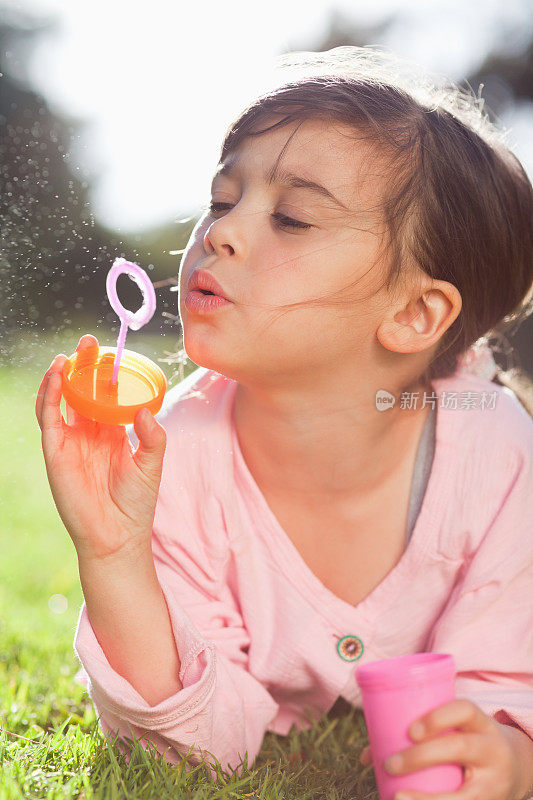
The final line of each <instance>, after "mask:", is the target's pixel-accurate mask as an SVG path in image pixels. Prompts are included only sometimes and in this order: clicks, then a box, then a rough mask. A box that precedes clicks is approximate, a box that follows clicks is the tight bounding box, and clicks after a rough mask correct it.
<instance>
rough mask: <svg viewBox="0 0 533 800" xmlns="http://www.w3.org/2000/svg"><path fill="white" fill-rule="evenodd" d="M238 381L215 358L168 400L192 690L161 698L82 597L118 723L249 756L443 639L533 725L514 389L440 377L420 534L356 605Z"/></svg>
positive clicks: (462, 676) (92, 654)
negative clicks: (273, 493) (333, 572)
mask: <svg viewBox="0 0 533 800" xmlns="http://www.w3.org/2000/svg"><path fill="white" fill-rule="evenodd" d="M236 386H237V384H236V382H235V381H233V380H231V379H229V378H226V377H225V376H222V375H220V374H219V373H217V372H214V371H212V370H208V369H206V368H203V367H201V368H198V369H196V370H195V371H194V372H193V373H191V374H190V375H189V376H188V377H187V378H186V379H185V380H184V381H182V382H181V383H180V384H178V385H177V386H175V387H173V388H172V389H170V390H169V391H168V393H167V396H166V398H165V403H164V405H163V408H162V409H161V411H160V412H159V414H158V415H157V419H158V420H159V422H160V423H161V424H162V425H163V426H164V427H165V430H166V432H167V450H166V453H165V461H164V466H163V477H162V481H161V487H160V493H159V499H158V504H157V508H156V514H155V520H154V527H153V539H152V548H153V554H154V561H155V566H156V572H157V575H158V578H159V581H160V584H161V587H162V590H163V592H164V595H165V598H166V602H167V605H168V608H169V612H170V617H171V621H172V627H173V631H174V636H175V641H176V646H177V649H178V653H179V657H180V661H181V669H180V673H179V678H180V680H181V682H182V684H183V689H182V691H181V692H178V693H177V694H174V695H172V696H171V697H168V698H167V699H165V700H163V701H162V702H160V703H158V704H157V705H156V706H150V705H149V704H148V703H147V702H146V701H145V700H144V699H143V698H142V697H141V695H140V694H139V693H138V692H137V691H136V690H135V689H134V688H133V686H132V685H131V684H130V683H129V682H128V681H127V680H125V679H124V678H123V677H122V676H121V675H119V674H118V673H117V672H115V671H114V670H113V669H112V667H111V666H110V664H109V662H108V660H107V658H106V656H105V654H104V652H103V650H102V648H101V647H100V645H99V643H98V640H97V639H96V636H95V634H94V631H93V629H92V627H91V623H90V620H89V618H88V615H87V610H86V607H85V604H83V606H82V608H81V611H80V616H79V620H78V626H77V630H76V635H75V642H74V647H75V651H76V653H77V655H78V657H79V660H80V662H81V664H82V669H81V670H80V672H79V673H78V675H77V680H78V682H80V683H82V682H83V683H84V684H85V685H86V686H87V689H88V692H89V695H90V697H91V698H92V700H93V702H94V705H95V707H96V710H97V713H98V714H100V715H101V716H100V725H101V727H102V730H104V731H110V732H111V733H112V734H115V733H116V732H119V734H120V736H121V737H122V736H130V737H131V732H133V733H134V734H135V736H136V737H139V736H141V735H142V734H143V733H145V732H146V731H150V739H151V740H152V741H153V742H154V744H155V745H156V746H157V748H158V749H159V750H160V751H161V752H163V751H165V757H166V759H167V760H168V761H169V762H171V763H177V762H178V761H179V760H180V754H185V753H187V752H188V751H189V748H190V747H191V746H193V749H192V751H191V752H192V758H191V764H196V763H198V759H197V755H198V754H201V751H204V756H206V757H207V758H209V756H208V754H213V755H215V756H216V758H217V759H218V760H219V761H220V763H221V764H222V766H223V767H224V768H226V767H227V766H228V765H229V766H230V767H231V768H233V767H236V766H238V765H239V763H240V761H241V757H242V756H244V752H245V751H247V753H248V765H249V766H250V765H251V764H252V763H253V761H254V759H255V757H256V755H257V753H258V751H259V749H260V748H261V743H262V741H263V737H264V735H265V732H266V731H273V732H275V733H277V734H281V735H286V734H287V733H288V732H289V730H290V728H291V726H292V725H293V724H294V725H296V727H297V728H298V729H302V728H308V727H310V724H311V721H312V720H313V719H314V718H316V717H319V716H320V715H321V714H323V713H324V712H327V711H329V709H330V708H331V707H332V706H333V705H334V703H335V701H336V700H337V699H338V698H339V696H342V697H344V698H345V699H346V700H347V701H348V702H349V703H351V704H353V705H354V706H358V707H361V696H360V692H359V688H358V686H357V684H356V681H355V668H356V667H357V666H359V665H360V664H363V663H365V662H368V661H373V660H376V659H382V658H389V657H393V656H397V655H403V654H406V653H415V652H421V651H434V652H440V653H451V654H453V657H454V660H455V664H456V668H457V677H456V695H457V697H466V698H469V699H471V700H472V701H473V702H475V703H476V704H477V705H478V706H480V708H481V709H482V710H483V711H484V712H485V713H487V714H490V715H493V716H494V717H495V718H496V719H497V721H499V722H509V721H512V722H513V723H514V724H515V725H516V726H518V727H520V728H522V730H524V731H525V732H526V733H527V734H528V735H529V736H530V737H531V738H533V603H532V600H533V513H532V512H533V420H532V419H531V418H530V417H529V415H528V414H527V412H526V411H525V410H524V408H523V407H522V406H521V405H520V403H519V402H518V400H517V399H516V397H515V395H514V394H513V393H512V392H510V391H509V390H508V389H506V388H503V387H501V386H498V385H497V384H494V383H492V382H490V381H488V380H486V379H484V378H480V377H477V376H475V375H465V374H463V373H456V374H455V375H453V376H452V377H450V378H445V379H440V380H435V381H433V386H434V389H435V393H434V394H433V395H429V398H433V402H435V403H436V407H437V423H436V446H435V455H434V460H433V465H432V469H431V474H430V477H429V482H428V485H427V488H426V492H425V495H424V498H423V502H422V506H421V508H420V513H419V515H418V518H417V520H416V524H415V527H414V529H413V532H412V536H411V539H410V541H409V543H408V546H407V549H406V550H405V552H404V554H403V556H402V558H401V559H400V561H399V562H398V563H397V565H396V566H395V567H394V568H393V569H392V570H391V571H390V572H389V573H388V575H386V577H385V578H384V579H383V580H382V582H381V583H380V584H379V585H378V586H377V587H376V588H375V589H374V590H373V591H372V592H371V593H370V594H369V595H368V596H367V597H366V598H365V599H364V600H363V601H362V602H360V603H359V604H358V605H356V606H352V605H350V604H348V603H347V602H345V601H343V600H341V599H340V598H339V597H337V596H336V595H335V594H333V593H332V592H331V591H329V590H328V589H327V588H326V587H325V586H324V585H323V584H322V582H321V581H320V580H319V579H318V578H317V576H316V575H315V574H314V573H313V572H312V571H311V569H310V568H309V567H308V566H307V565H306V563H305V562H304V560H303V559H302V557H301V556H300V555H299V553H298V551H297V550H296V548H295V547H294V546H293V544H292V542H291V541H290V539H289V538H288V536H287V535H286V534H285V533H284V531H283V530H282V528H281V527H280V525H279V523H278V522H277V520H276V518H275V516H274V515H273V513H272V512H271V510H270V508H269V507H268V505H267V502H266V500H265V498H264V496H263V495H262V494H261V492H260V490H259V487H258V486H257V484H256V483H255V481H254V480H253V478H252V476H251V474H250V472H249V470H248V468H247V466H246V463H245V462H244V459H243V456H242V453H241V451H240V448H239V444H238V441H237V438H236V435H235V430H234V427H233V425H232V417H231V410H232V398H233V395H234V390H235V388H236ZM483 393H486V395H483ZM483 396H484V397H485V400H488V401H489V404H488V407H485V408H482V407H480V406H481V399H482V397H483ZM491 398H492V406H491ZM420 400H422V398H420ZM419 405H420V403H419ZM128 434H129V436H130V438H131V441H132V442H133V444H134V445H135V447H136V446H137V444H138V440H137V437H136V436H135V433H134V431H133V426H129V428H128ZM325 535H327V533H326V534H325ZM132 591H135V587H133V586H132ZM345 637H349V638H345ZM509 718H510V719H509ZM143 742H144V739H143ZM123 749H124V751H125V752H126V753H127V752H128V750H127V746H126V747H125V748H123ZM213 774H214V772H213Z"/></svg>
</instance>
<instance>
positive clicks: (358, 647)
mask: <svg viewBox="0 0 533 800" xmlns="http://www.w3.org/2000/svg"><path fill="white" fill-rule="evenodd" d="M364 649H365V648H364V645H363V642H362V641H361V639H360V638H359V637H358V636H354V635H353V634H348V635H347V636H343V637H342V638H340V639H339V641H338V642H337V653H338V654H339V655H340V657H341V658H342V659H343V661H357V659H359V658H361V656H362V655H363V650H364Z"/></svg>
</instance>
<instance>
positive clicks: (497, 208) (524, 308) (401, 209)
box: [220, 46, 533, 416]
mask: <svg viewBox="0 0 533 800" xmlns="http://www.w3.org/2000/svg"><path fill="white" fill-rule="evenodd" d="M278 64H279V66H281V67H283V68H286V67H289V68H292V72H293V73H299V74H298V75H296V74H293V75H292V76H291V79H290V80H287V79H286V80H284V81H283V82H282V83H281V85H278V86H276V87H274V88H270V89H269V90H268V91H266V92H265V93H263V94H261V95H260V96H259V97H257V98H256V99H255V100H254V101H253V102H251V103H250V104H249V105H248V106H247V107H246V108H245V109H244V111H243V112H242V113H241V114H240V115H239V117H238V118H237V119H235V120H234V121H233V122H232V123H231V125H230V126H229V128H228V129H227V131H226V134H225V137H224V140H223V143H222V147H221V156H220V160H221V161H223V160H224V159H225V158H226V156H227V155H228V154H229V153H230V152H231V151H233V150H235V148H237V147H238V146H239V145H240V143H241V142H242V141H243V140H244V139H245V138H246V137H248V136H258V135H261V134H262V133H265V132H267V131H269V130H272V129H273V128H278V127H280V126H283V125H288V124H289V123H291V122H294V121H296V122H300V123H301V122H303V121H304V120H306V119H325V120H331V121H338V122H342V123H347V124H348V125H349V126H352V127H353V129H354V137H357V138H358V139H360V138H361V137H363V138H365V139H366V140H367V141H368V142H371V143H372V144H373V145H375V147H376V153H378V154H380V155H381V156H383V157H385V158H387V159H388V161H387V163H388V165H389V168H390V169H389V170H388V174H389V175H390V179H389V180H388V181H387V187H386V192H384V193H383V198H382V201H381V207H382V212H383V217H384V220H385V224H386V231H387V234H388V236H387V241H386V252H387V254H389V255H390V257H389V258H388V260H387V274H386V277H385V285H386V286H387V288H388V289H391V288H393V287H395V286H397V285H398V284H399V283H400V282H401V281H403V280H404V279H405V278H406V265H408V264H414V265H416V266H417V267H418V268H419V269H422V270H423V271H424V272H425V273H426V274H427V275H429V276H430V277H431V278H433V279H435V280H445V281H448V282H450V283H452V284H453V285H454V286H456V288H457V289H458V291H459V292H460V294H461V298H462V308H461V311H460V313H459V315H458V317H457V319H456V320H455V321H454V322H453V323H452V325H451V326H450V327H449V328H448V330H447V331H446V332H445V333H444V334H443V336H442V338H441V340H440V342H439V346H438V349H437V350H436V352H435V354H434V357H433V359H432V360H431V362H430V363H429V364H428V367H427V369H426V371H425V372H424V375H422V376H420V377H421V379H423V380H431V379H433V378H441V377H447V376H449V375H451V374H453V373H454V372H455V371H456V369H457V367H458V363H459V362H458V359H459V357H460V356H462V355H463V354H464V353H465V352H466V351H468V350H469V348H470V347H472V346H473V345H476V343H478V344H479V342H483V341H486V342H487V343H489V345H490V346H491V349H492V351H493V352H494V353H495V354H498V353H500V354H501V353H504V355H507V356H508V355H509V354H511V355H512V356H514V351H513V348H512V346H511V345H510V343H509V341H508V339H507V337H506V335H505V334H506V333H509V332H510V331H512V332H513V333H514V332H516V329H517V328H518V327H519V325H520V324H521V323H522V322H523V321H524V319H526V317H527V316H528V315H529V314H531V312H532V311H533V187H532V185H531V182H530V180H529V178H528V176H527V174H526V172H525V171H524V168H523V167H522V165H521V163H520V161H519V160H518V158H517V157H516V156H515V155H514V154H513V153H512V152H511V150H510V149H509V147H508V146H507V144H506V143H505V139H506V136H507V132H506V131H503V130H502V129H500V128H498V127H497V126H496V125H495V124H493V123H492V122H491V121H490V120H489V118H488V116H487V115H486V114H485V112H484V111H483V104H484V100H481V98H480V97H476V96H475V95H474V94H473V93H472V92H471V91H469V90H464V89H462V88H461V87H459V86H458V85H457V84H455V83H453V82H450V81H446V80H444V79H443V78H441V77H440V76H435V75H432V74H431V73H428V72H427V71H426V72H421V71H420V70H419V68H418V67H417V66H416V65H414V64H410V63H409V62H406V61H404V60H400V59H399V58H398V57H397V56H395V55H394V54H393V53H390V52H386V51H381V50H378V49H376V47H374V46H373V47H355V46H353V47H336V48H333V49H332V50H328V51H326V52H323V53H313V52H301V53H289V54H285V55H284V56H281V57H280V58H279V59H278ZM480 89H481V87H480ZM278 115H280V116H281V119H279V120H278V121H277V122H274V123H272V122H271V124H269V125H267V127H259V128H258V124H259V123H262V122H264V121H265V120H266V119H267V118H268V119H269V120H271V119H272V117H273V116H274V117H276V116H278ZM287 144H288V142H287ZM287 144H286V145H285V147H286V146H287ZM285 147H284V148H283V150H284V149H285ZM282 152H283V151H282ZM281 155H282V154H280V157H281ZM278 160H279V159H278ZM502 342H503V343H504V348H503V349H502V347H501V344H502ZM508 366H509V365H508V364H507V365H506V368H502V367H501V365H498V373H497V375H496V377H495V378H494V379H493V380H495V381H496V382H497V383H499V384H500V385H505V386H508V387H509V388H510V389H511V390H512V391H513V392H514V393H515V394H516V395H517V397H518V398H519V400H520V401H521V402H522V404H523V405H524V406H525V407H526V408H527V410H528V411H529V413H530V414H531V415H532V416H533V382H531V381H530V380H529V378H528V377H527V375H526V374H525V373H523V372H522V370H521V368H520V366H512V367H511V368H507V367H508Z"/></svg>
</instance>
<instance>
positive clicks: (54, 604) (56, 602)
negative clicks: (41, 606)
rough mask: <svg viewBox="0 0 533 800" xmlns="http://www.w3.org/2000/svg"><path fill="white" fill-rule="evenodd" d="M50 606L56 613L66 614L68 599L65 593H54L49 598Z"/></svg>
mask: <svg viewBox="0 0 533 800" xmlns="http://www.w3.org/2000/svg"><path fill="white" fill-rule="evenodd" d="M48 608H49V609H50V611H52V612H53V613H54V614H64V613H65V611H66V610H67V608H68V600H67V598H66V597H65V595H63V594H53V595H52V596H51V597H49V598H48Z"/></svg>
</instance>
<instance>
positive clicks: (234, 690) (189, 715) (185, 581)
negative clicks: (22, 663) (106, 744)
mask: <svg viewBox="0 0 533 800" xmlns="http://www.w3.org/2000/svg"><path fill="white" fill-rule="evenodd" d="M188 434H189V431H188V430H187V427H186V426H184V427H183V435H182V436H181V438H180V439H179V441H178V442H176V441H175V439H176V437H175V435H174V433H173V434H172V435H171V436H169V437H168V439H167V452H166V453H165V461H164V467H163V475H162V479H161V486H160V491H159V497H158V502H157V508H156V513H155V518H154V525H153V532H152V552H153V556H154V565H155V569H156V573H157V577H158V580H159V583H160V585H161V588H162V591H163V594H164V596H165V600H166V604H167V607H168V611H169V616H170V620H171V625H172V631H173V635H174V641H175V643H176V648H177V651H178V654H179V658H180V662H181V666H180V671H179V679H180V681H181V683H182V685H183V688H182V690H181V691H179V692H177V693H176V694H174V695H172V696H170V697H167V698H166V699H165V700H163V701H161V702H160V703H158V704H157V705H155V706H150V705H149V704H148V703H147V702H146V700H145V699H144V698H143V697H142V696H141V695H140V694H139V693H138V692H137V691H136V690H135V688H134V687H133V686H132V685H131V684H130V683H129V682H128V681H127V680H126V679H125V678H123V677H122V676H121V675H120V674H119V673H117V672H116V671H115V670H114V669H113V668H112V667H111V665H110V663H109V661H108V659H107V658H106V655H105V653H104V651H103V650H102V648H101V646H100V644H99V642H98V640H97V638H96V635H95V633H94V630H93V628H92V626H91V622H90V619H89V617H88V613H87V609H86V606H85V603H84V604H83V605H82V608H81V612H80V615H79V619H78V625H77V629H76V635H75V640H74V649H75V652H76V654H77V656H78V658H79V660H80V662H81V664H82V670H81V671H80V672H79V673H78V676H77V679H78V682H79V683H81V682H85V683H86V686H87V690H88V693H89V695H90V697H91V699H92V701H93V703H94V705H95V707H96V710H97V712H98V714H99V724H100V727H101V729H102V730H103V731H104V732H105V733H110V734H111V738H113V737H114V735H115V734H118V742H117V743H118V746H119V748H120V749H121V750H122V752H124V753H125V754H126V756H129V747H130V745H129V743H127V740H131V739H133V738H136V739H140V737H141V736H142V737H143V738H142V739H140V740H141V745H142V746H143V747H146V741H147V740H148V741H150V742H151V743H152V744H153V745H154V746H155V748H156V749H157V750H158V751H159V752H164V753H165V758H166V760H167V761H169V762H171V763H178V762H179V761H180V760H181V759H182V757H184V756H185V755H187V754H188V757H189V763H191V764H193V765H196V764H198V763H199V762H200V760H202V759H204V760H206V761H207V762H208V763H210V757H211V756H214V757H215V758H216V759H217V760H218V761H219V763H220V764H221V766H222V768H224V769H226V768H228V766H229V767H230V768H233V767H237V766H239V763H240V761H241V759H242V758H243V757H244V755H245V752H246V753H247V757H248V765H249V766H250V765H251V764H252V763H253V760H254V759H255V757H256V755H257V753H258V752H259V750H260V748H261V744H262V741H263V738H264V734H265V732H266V730H267V727H268V725H269V723H270V722H271V721H272V720H273V719H274V718H275V716H276V715H277V712H278V709H279V706H278V703H276V702H275V700H274V699H273V697H272V696H271V695H270V693H269V692H268V690H267V688H266V687H265V686H264V685H263V684H262V683H261V682H260V681H259V680H257V679H256V678H255V677H254V676H253V675H252V674H251V673H250V671H249V669H248V653H247V648H248V645H249V643H250V636H249V633H248V631H247V629H246V627H245V625H244V623H243V619H242V616H241V613H240V610H239V602H238V597H237V596H236V595H235V594H234V591H233V590H232V588H231V586H230V585H228V583H227V581H226V572H227V567H228V563H229V558H230V553H229V541H228V534H227V531H226V530H225V523H224V515H223V513H221V502H220V499H219V498H217V497H216V496H215V494H214V493H213V492H212V491H210V489H211V488H212V487H211V486H210V483H209V478H208V476H207V474H206V473H207V472H208V470H207V469H203V470H202V469H201V470H198V469H197V463H196V462H197V460H198V459H197V458H196V456H195V455H194V451H195V448H194V447H193V448H192V449H191V448H190V447H188V445H187V441H188V440H189V439H190V437H189V435H188ZM130 435H131V436H132V439H133V432H132V431H130ZM197 449H198V448H196V450H197ZM131 589H132V591H135V587H134V586H132V587H131ZM190 748H192V751H190ZM210 768H211V771H212V775H213V776H214V775H215V774H216V768H215V767H214V766H212V763H210Z"/></svg>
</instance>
